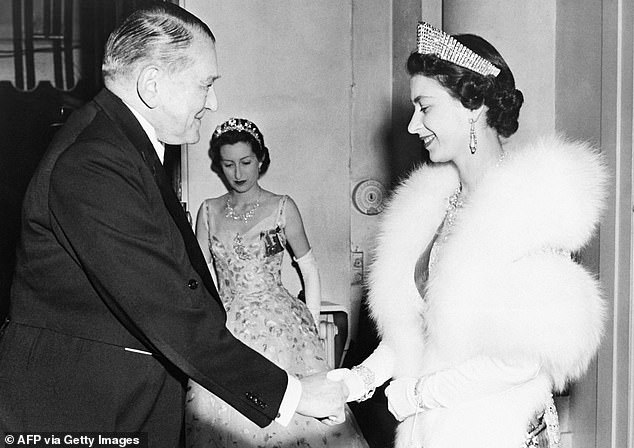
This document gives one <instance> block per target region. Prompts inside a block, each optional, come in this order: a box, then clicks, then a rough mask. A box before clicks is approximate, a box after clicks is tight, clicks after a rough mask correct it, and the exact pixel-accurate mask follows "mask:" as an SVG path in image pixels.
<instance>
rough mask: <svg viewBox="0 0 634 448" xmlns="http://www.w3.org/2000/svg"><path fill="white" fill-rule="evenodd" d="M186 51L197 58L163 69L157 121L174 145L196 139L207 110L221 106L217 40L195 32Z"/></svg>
mask: <svg viewBox="0 0 634 448" xmlns="http://www.w3.org/2000/svg"><path fill="white" fill-rule="evenodd" d="M186 51H187V53H188V54H189V57H190V58H191V59H192V60H193V63H192V64H191V65H190V66H189V67H187V68H185V69H183V70H177V71H176V72H173V73H169V72H167V71H164V72H163V73H162V76H161V79H160V85H159V92H160V102H159V105H158V108H157V111H156V112H157V113H156V114H155V118H156V120H155V122H154V123H153V125H154V127H155V129H156V134H157V137H158V139H159V140H160V141H161V142H163V143H168V144H173V145H180V144H185V143H196V142H197V141H198V140H199V139H200V122H201V119H202V117H203V115H204V114H205V112H206V110H207V109H209V110H212V111H215V110H216V109H217V108H218V100H217V98H216V92H215V90H214V82H215V80H216V79H218V62H217V58H216V48H215V45H214V43H213V41H212V40H211V38H210V37H208V36H206V35H204V34H202V33H195V37H194V39H193V41H192V44H191V46H190V47H189V48H188V49H187V50H186Z"/></svg>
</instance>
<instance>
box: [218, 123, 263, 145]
mask: <svg viewBox="0 0 634 448" xmlns="http://www.w3.org/2000/svg"><path fill="white" fill-rule="evenodd" d="M229 131H238V132H246V133H248V134H251V136H252V137H253V138H254V139H255V141H256V142H258V143H259V144H260V146H264V141H263V139H262V134H261V133H260V131H259V129H258V128H257V126H256V125H255V124H253V123H252V122H251V121H249V120H247V119H246V118H230V119H228V120H227V121H225V122H224V123H222V124H220V125H218V127H216V130H215V131H214V133H213V136H212V137H213V138H218V137H220V136H221V135H222V134H224V133H225V132H229Z"/></svg>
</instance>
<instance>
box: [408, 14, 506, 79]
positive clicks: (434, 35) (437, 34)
mask: <svg viewBox="0 0 634 448" xmlns="http://www.w3.org/2000/svg"><path fill="white" fill-rule="evenodd" d="M416 52H417V53H419V54H435V55H436V56H438V57H439V58H440V59H442V60H443V61H447V62H452V63H454V64H456V65H459V66H461V67H464V68H468V69H469V70H473V71H474V72H476V73H479V74H481V75H483V76H487V75H493V76H497V75H498V74H499V73H500V69H499V68H497V67H496V66H495V65H493V64H492V63H491V62H490V61H488V60H486V59H484V58H483V57H482V56H480V55H479V54H476V53H475V52H474V51H473V50H470V49H469V48H467V47H465V46H464V45H462V44H461V43H460V42H458V41H457V40H456V39H454V38H453V37H451V36H450V35H449V34H447V33H445V32H444V31H441V30H439V29H437V28H434V27H433V26H431V25H430V24H429V23H427V22H418V26H417V27H416Z"/></svg>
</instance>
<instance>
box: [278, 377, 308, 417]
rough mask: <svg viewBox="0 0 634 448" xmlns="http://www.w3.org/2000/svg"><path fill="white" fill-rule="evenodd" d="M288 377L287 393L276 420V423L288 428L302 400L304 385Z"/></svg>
mask: <svg viewBox="0 0 634 448" xmlns="http://www.w3.org/2000/svg"><path fill="white" fill-rule="evenodd" d="M286 376H287V377H288V384H287V385H286V392H284V398H282V403H281V404H280V409H279V410H278V412H277V417H276V418H275V421H276V422H277V423H279V424H280V425H282V426H288V424H289V423H290V421H291V419H292V418H293V415H294V414H295V410H296V409H297V406H298V405H299V400H300V398H302V383H300V381H299V380H298V379H297V378H295V377H294V376H291V375H289V374H288V373H287V374H286Z"/></svg>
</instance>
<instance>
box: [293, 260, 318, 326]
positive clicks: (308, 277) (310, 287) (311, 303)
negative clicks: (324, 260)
mask: <svg viewBox="0 0 634 448" xmlns="http://www.w3.org/2000/svg"><path fill="white" fill-rule="evenodd" d="M295 261H296V262H297V266H298V267H299V271H300V272H301V273H302V278H303V279H304V297H305V298H306V306H307V307H308V310H309V311H310V314H311V315H312V316H313V320H314V321H315V325H317V327H319V312H320V311H321V284H320V281H319V268H318V267H317V261H316V260H315V256H314V255H313V250H312V249H310V250H309V251H308V252H306V253H305V254H304V255H302V256H301V257H300V258H298V259H296V260H295Z"/></svg>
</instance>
